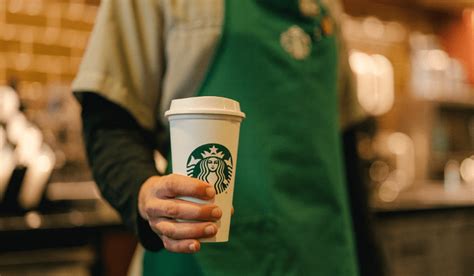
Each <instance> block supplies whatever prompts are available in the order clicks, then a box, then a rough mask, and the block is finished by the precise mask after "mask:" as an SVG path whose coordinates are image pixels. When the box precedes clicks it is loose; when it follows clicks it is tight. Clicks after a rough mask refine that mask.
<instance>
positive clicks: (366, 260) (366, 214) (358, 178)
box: [343, 119, 386, 276]
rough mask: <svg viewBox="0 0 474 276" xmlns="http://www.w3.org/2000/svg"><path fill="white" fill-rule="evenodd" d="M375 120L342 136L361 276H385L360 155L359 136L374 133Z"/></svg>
mask: <svg viewBox="0 0 474 276" xmlns="http://www.w3.org/2000/svg"><path fill="white" fill-rule="evenodd" d="M374 127H375V121H374V120H373V119H367V120H366V121H363V122H361V123H359V124H356V125H353V126H352V127H350V128H348V129H346V130H345V131H344V133H343V144H344V161H345V168H346V184H347V192H348V195H349V202H350V209H351V217H352V226H353V229H354V234H355V241H356V250H357V256H358V262H359V273H360V275H367V276H372V275H374V276H381V275H386V272H385V264H384V260H383V256H382V252H381V249H380V248H379V245H378V244H377V240H376V236H375V229H374V227H375V225H374V224H375V223H374V219H373V216H372V213H371V212H370V208H369V187H368V183H367V181H366V179H365V177H364V176H363V172H364V166H363V164H362V160H361V159H360V158H359V156H358V153H357V133H359V132H372V130H371V129H373V128H374Z"/></svg>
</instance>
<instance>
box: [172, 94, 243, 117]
mask: <svg viewBox="0 0 474 276" xmlns="http://www.w3.org/2000/svg"><path fill="white" fill-rule="evenodd" d="M178 114H222V115H231V116H237V117H240V118H245V114H244V113H243V112H242V111H240V104H239V102H237V101H235V100H232V99H228V98H224V97H215V96H202V97H191V98H184V99H177V100H172V101H171V106H170V109H169V110H168V111H166V112H165V117H168V116H172V115H178Z"/></svg>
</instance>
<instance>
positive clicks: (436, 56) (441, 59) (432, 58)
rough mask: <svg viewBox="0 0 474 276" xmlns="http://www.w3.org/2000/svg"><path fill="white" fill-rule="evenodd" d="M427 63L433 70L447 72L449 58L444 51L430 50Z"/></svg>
mask: <svg viewBox="0 0 474 276" xmlns="http://www.w3.org/2000/svg"><path fill="white" fill-rule="evenodd" d="M426 58H427V63H428V65H429V67H430V68H431V69H432V70H438V71H442V70H446V69H447V68H448V65H449V56H448V54H446V52H445V51H442V50H430V51H428V54H427V56H426Z"/></svg>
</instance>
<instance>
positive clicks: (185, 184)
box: [138, 174, 222, 253]
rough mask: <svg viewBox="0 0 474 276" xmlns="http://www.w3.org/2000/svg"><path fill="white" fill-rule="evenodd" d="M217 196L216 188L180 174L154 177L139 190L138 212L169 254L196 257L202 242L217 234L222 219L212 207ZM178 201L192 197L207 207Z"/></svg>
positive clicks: (216, 209)
mask: <svg viewBox="0 0 474 276" xmlns="http://www.w3.org/2000/svg"><path fill="white" fill-rule="evenodd" d="M215 194H216V193H215V189H214V187H213V186H211V185H210V184H208V183H206V182H204V181H201V180H199V179H196V178H192V177H188V176H183V175H179V174H170V175H166V176H152V177H150V178H148V179H147V180H146V181H145V183H144V184H143V185H142V187H141V189H140V193H139V198H138V208H139V212H140V215H141V217H142V218H144V219H145V220H147V221H148V222H149V224H150V227H151V229H152V230H153V231H154V232H155V233H156V234H158V235H159V237H160V238H161V239H162V241H163V244H164V246H165V248H166V249H167V250H169V251H172V252H178V253H194V252H197V251H199V249H200V242H199V241H198V240H199V239H203V238H209V237H213V236H214V235H215V234H216V233H217V226H216V224H215V222H216V221H217V220H219V219H220V218H221V216H222V210H221V209H220V208H219V207H218V206H217V205H215V204H213V203H212V202H213V199H214V197H215ZM179 197H193V198H197V199H201V200H203V201H206V202H207V203H205V204H199V203H194V202H190V201H185V200H182V199H179ZM178 220H181V221H178ZM183 220H184V221H183Z"/></svg>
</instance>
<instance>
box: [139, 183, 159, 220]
mask: <svg viewBox="0 0 474 276" xmlns="http://www.w3.org/2000/svg"><path fill="white" fill-rule="evenodd" d="M159 177H160V176H156V175H154V176H150V177H149V178H147V179H146V180H145V182H143V184H142V185H141V186H140V190H139V192H138V213H139V214H140V216H141V217H142V218H143V219H145V220H148V216H147V215H146V210H145V203H146V199H147V196H148V195H149V193H150V190H151V188H152V186H153V183H155V182H156V180H157V179H158V178H159Z"/></svg>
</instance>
